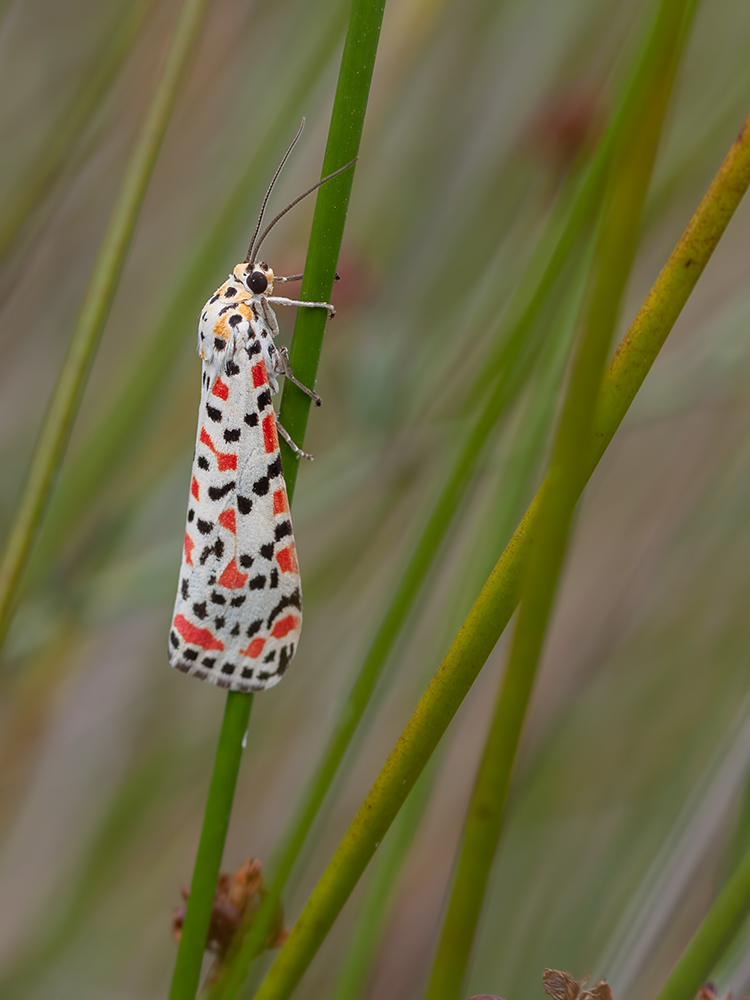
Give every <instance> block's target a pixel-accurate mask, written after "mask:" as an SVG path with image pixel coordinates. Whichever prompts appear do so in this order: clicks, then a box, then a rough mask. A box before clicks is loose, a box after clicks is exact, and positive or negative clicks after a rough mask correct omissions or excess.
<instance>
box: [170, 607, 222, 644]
mask: <svg viewBox="0 0 750 1000" xmlns="http://www.w3.org/2000/svg"><path fill="white" fill-rule="evenodd" d="M174 627H175V628H176V629H177V631H178V632H179V633H180V635H181V636H182V638H183V639H184V640H185V642H189V643H190V644H191V645H192V646H200V647H201V649H206V650H214V649H215V650H217V651H219V652H221V650H222V649H224V643H223V642H221V641H220V640H219V639H217V638H216V637H215V636H214V635H213V633H212V632H209V630H208V629H207V628H198V627H197V626H196V625H193V624H192V623H191V622H189V621H188V620H187V618H186V617H185V616H184V615H175V616H174Z"/></svg>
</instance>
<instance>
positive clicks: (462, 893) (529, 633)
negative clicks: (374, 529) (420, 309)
mask: <svg viewBox="0 0 750 1000" xmlns="http://www.w3.org/2000/svg"><path fill="white" fill-rule="evenodd" d="M683 10H684V5H683V3H682V0H677V2H675V0H663V2H662V4H661V9H660V18H659V22H657V30H656V31H655V33H654V41H655V43H656V44H655V45H654V46H653V48H652V51H651V62H652V72H651V74H647V75H646V78H645V79H644V80H643V86H642V88H641V101H640V102H639V103H636V104H635V105H634V106H633V108H632V117H631V120H630V122H629V123H627V125H626V127H625V128H624V129H623V131H622V134H621V136H620V141H619V142H618V145H617V148H616V149H615V155H614V156H613V160H612V171H611V172H612V180H611V182H610V185H609V192H608V197H607V202H608V204H607V207H606V209H605V212H604V217H603V221H602V226H601V230H600V236H599V241H598V248H597V254H596V259H595V262H594V268H593V273H594V276H595V277H594V282H593V290H592V294H591V302H590V305H589V308H588V315H587V321H586V325H585V328H584V332H583V334H582V337H581V339H580V343H579V345H578V348H577V350H576V353H575V358H574V362H573V367H572V371H571V376H570V381H569V384H568V389H567V393H566V397H565V402H564V404H563V409H562V414H561V418H560V426H559V430H558V433H557V436H556V440H555V444H554V447H553V451H552V456H551V459H550V468H549V473H548V476H547V483H548V488H547V490H546V491H545V493H544V496H543V498H542V502H541V503H540V505H539V511H538V514H537V517H536V520H535V523H534V528H533V544H532V545H531V548H530V554H529V558H528V568H527V570H526V573H525V579H524V586H523V598H522V602H521V609H520V612H519V617H518V623H517V626H516V630H515V634H514V637H513V644H512V647H511V651H510V656H509V660H508V666H507V668H506V671H505V675H504V677H503V679H502V682H501V685H500V690H499V692H498V698H497V701H496V706H495V711H494V714H493V718H492V721H491V724H490V729H489V733H488V736H487V740H486V743H485V747H484V751H483V755H482V760H481V762H480V765H479V769H478V772H477V777H476V782H475V785H474V790H473V793H472V798H471V801H470V803H469V807H468V811H467V816H466V825H465V829H464V833H463V837H462V841H461V845H460V849H459V856H458V863H457V865H456V871H455V876H454V880H453V887H452V890H451V895H450V900H449V903H448V907H447V911H446V916H445V921H444V925H443V930H442V933H441V936H440V942H439V945H438V949H437V953H436V956H435V960H434V963H433V967H432V973H431V976H430V981H429V984H428V987H427V992H426V997H427V1000H456V998H457V997H458V996H459V995H460V993H461V988H462V985H463V982H464V978H465V975H466V969H467V966H468V963H469V959H470V955H471V950H472V946H473V943H474V937H475V933H476V928H477V924H478V922H479V917H480V915H481V911H482V904H483V901H484V895H485V891H486V887H487V881H488V879H489V875H490V870H491V867H492V862H493V859H494V857H495V852H496V850H497V844H498V840H499V838H500V832H501V828H502V821H503V816H504V812H505V803H506V798H507V794H508V787H509V784H510V778H511V773H512V770H513V765H514V762H515V759H516V755H517V752H518V744H519V741H520V738H521V733H522V730H523V724H524V720H525V717H526V712H527V710H528V705H529V701H530V698H531V693H532V690H533V685H534V680H535V677H536V673H537V670H538V666H539V660H540V657H541V652H542V646H543V643H544V637H545V634H546V631H547V626H548V623H549V618H550V615H551V613H552V607H553V603H554V596H555V591H556V588H557V582H558V579H559V576H560V572H561V570H562V566H563V561H564V557H565V551H566V548H567V543H568V538H569V534H570V529H571V525H572V521H573V513H574V510H575V506H576V503H577V500H578V498H579V496H580V494H581V492H582V490H583V486H584V485H585V481H586V471H587V469H586V466H587V462H588V459H587V456H588V454H589V453H590V450H591V449H590V439H591V425H592V420H593V416H594V409H595V406H596V398H597V391H598V388H599V384H600V381H601V377H602V373H603V370H604V364H605V361H606V356H607V352H608V349H609V344H610V342H611V339H612V334H613V332H614V328H615V323H616V321H617V316H618V313H619V308H620V302H621V299H622V295H623V292H624V289H625V284H626V282H627V279H628V276H629V274H630V270H631V267H632V263H633V258H634V256H635V249H636V246H637V242H638V235H639V228H640V219H641V215H642V211H643V204H644V201H645V198H646V192H647V191H648V186H649V182H650V179H651V173H652V169H653V164H654V160H655V157H656V150H657V147H658V143H659V138H660V135H661V129H662V124H663V121H664V113H665V110H666V105H667V101H668V99H669V95H670V93H671V88H672V82H673V80H674V73H675V69H676V65H677V59H678V57H679V54H680V51H681V48H682V46H681V44H680V43H681V42H684V39H685V37H686V33H685V32H684V30H683ZM693 10H694V9H693ZM690 13H691V14H692V11H691V12H690ZM648 76H651V79H650V80H649V79H648Z"/></svg>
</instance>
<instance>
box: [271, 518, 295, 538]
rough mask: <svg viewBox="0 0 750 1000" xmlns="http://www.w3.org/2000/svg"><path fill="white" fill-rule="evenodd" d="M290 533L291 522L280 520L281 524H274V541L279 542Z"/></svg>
mask: <svg viewBox="0 0 750 1000" xmlns="http://www.w3.org/2000/svg"><path fill="white" fill-rule="evenodd" d="M291 533H292V522H291V521H282V522H281V524H277V525H276V530H275V532H274V535H275V537H276V541H277V542H280V541H281V539H282V538H286V537H287V536H288V535H291Z"/></svg>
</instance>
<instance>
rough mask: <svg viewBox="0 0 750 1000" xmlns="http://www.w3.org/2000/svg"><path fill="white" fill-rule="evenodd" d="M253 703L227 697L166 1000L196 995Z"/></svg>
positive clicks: (236, 695) (232, 693)
mask: <svg viewBox="0 0 750 1000" xmlns="http://www.w3.org/2000/svg"><path fill="white" fill-rule="evenodd" d="M252 704H253V696H252V694H239V693H238V692H235V691H230V692H229V694H228V695H227V703H226V708H225V709H224V719H223V720H222V723H221V732H220V734H219V745H218V747H217V749H216V760H215V761H214V773H213V775H212V776H211V785H210V786H209V789H208V799H207V801H206V811H205V814H204V817H203V829H202V830H201V839H200V842H199V844H198V854H197V855H196V858H195V868H194V869H193V880H192V882H191V883H190V896H189V897H188V900H187V909H186V912H185V922H184V924H183V927H182V935H181V936H180V946H179V949H178V951H177V961H176V963H175V967H174V975H173V976H172V988H171V990H170V991H169V1000H193V998H194V997H195V994H196V993H197V992H198V983H199V981H200V975H201V965H202V963H203V952H204V951H205V948H206V939H207V937H208V928H209V924H210V922H211V911H212V908H213V902H214V895H215V893H216V883H217V881H218V878H219V866H220V865H221V857H222V854H223V853H224V841H225V840H226V836H227V829H228V827H229V818H230V816H231V814H232V802H233V801H234V790H235V788H236V786H237V775H238V773H239V770H240V759H241V757H242V745H243V741H244V738H245V733H246V732H247V726H248V722H249V720H250V709H251V708H252Z"/></svg>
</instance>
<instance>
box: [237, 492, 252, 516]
mask: <svg viewBox="0 0 750 1000" xmlns="http://www.w3.org/2000/svg"><path fill="white" fill-rule="evenodd" d="M252 509H253V501H252V499H251V498H250V497H243V496H241V495H240V494H239V493H238V494H237V510H238V511H239V512H240V514H249V513H250V511H251V510H252Z"/></svg>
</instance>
